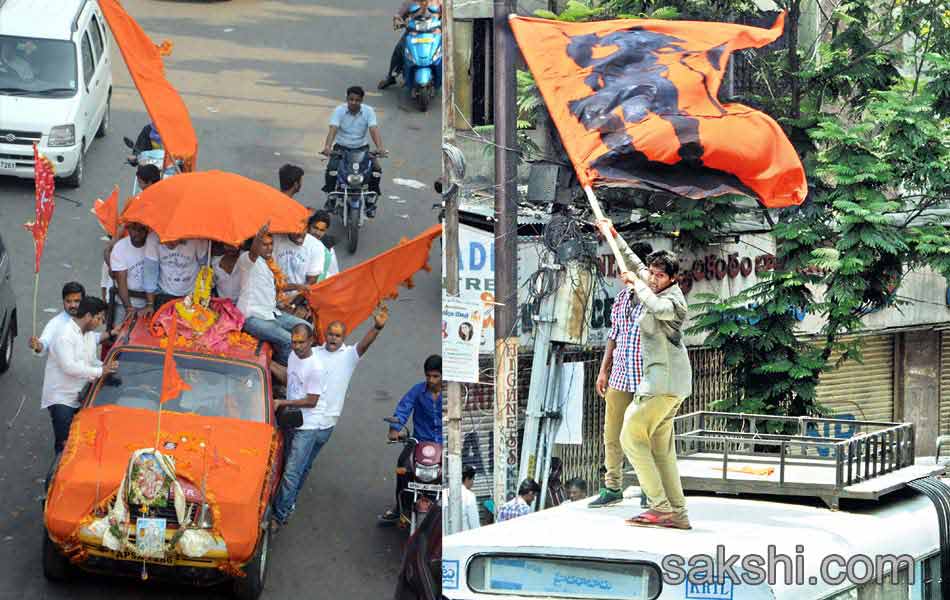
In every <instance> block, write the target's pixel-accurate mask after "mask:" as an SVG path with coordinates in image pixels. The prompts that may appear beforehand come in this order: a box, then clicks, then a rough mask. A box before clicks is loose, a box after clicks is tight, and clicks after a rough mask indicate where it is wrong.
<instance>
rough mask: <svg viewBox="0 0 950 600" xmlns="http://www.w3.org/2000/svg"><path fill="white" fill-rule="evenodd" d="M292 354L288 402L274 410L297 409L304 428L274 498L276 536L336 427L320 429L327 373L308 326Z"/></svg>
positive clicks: (298, 332) (299, 330)
mask: <svg viewBox="0 0 950 600" xmlns="http://www.w3.org/2000/svg"><path fill="white" fill-rule="evenodd" d="M291 344H292V345H293V350H294V351H293V353H292V354H291V355H290V357H289V358H288V359H287V399H286V400H280V399H278V400H274V409H275V410H279V409H280V408H282V407H285V406H288V407H297V408H299V409H300V412H301V413H302V415H303V424H302V425H300V427H298V428H297V429H296V430H295V431H294V435H293V438H292V439H291V441H290V442H289V443H290V450H289V452H287V454H286V456H287V462H286V463H285V465H284V474H283V476H282V477H281V480H280V486H279V487H278V488H277V495H276V496H275V497H274V505H273V508H274V515H273V517H272V519H271V530H272V531H274V532H276V531H277V530H278V529H280V527H281V526H282V525H284V524H285V523H287V519H289V518H290V515H291V513H293V510H294V507H295V504H296V501H297V494H299V493H300V490H301V488H302V487H303V484H304V482H305V481H306V480H307V475H308V474H309V473H310V467H311V465H313V461H314V459H316V458H317V454H319V453H320V449H321V448H323V445H324V444H326V443H327V441H328V440H329V439H330V435H331V434H332V433H333V427H332V426H330V427H328V428H322V427H320V423H319V416H318V414H317V408H316V407H317V406H318V403H319V402H320V401H321V398H322V397H323V396H325V395H326V390H327V381H328V379H327V378H328V375H329V374H328V372H327V368H326V366H325V365H324V364H323V361H321V360H320V358H319V357H318V356H317V355H316V353H315V352H314V351H313V332H312V330H311V328H310V325H307V324H306V323H303V324H300V325H297V326H295V327H294V328H293V330H292V331H291Z"/></svg>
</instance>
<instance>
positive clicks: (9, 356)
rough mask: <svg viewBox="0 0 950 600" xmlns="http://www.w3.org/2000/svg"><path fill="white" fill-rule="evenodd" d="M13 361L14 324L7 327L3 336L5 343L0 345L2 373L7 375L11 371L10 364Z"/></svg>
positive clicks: (0, 368) (11, 323) (0, 370)
mask: <svg viewBox="0 0 950 600" xmlns="http://www.w3.org/2000/svg"><path fill="white" fill-rule="evenodd" d="M12 361H13V322H12V321H11V322H10V323H9V324H8V325H7V331H6V332H5V333H4V334H3V342H2V343H0V373H6V372H7V371H8V370H9V369H10V363H11V362H12Z"/></svg>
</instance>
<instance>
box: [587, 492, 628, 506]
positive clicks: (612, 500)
mask: <svg viewBox="0 0 950 600" xmlns="http://www.w3.org/2000/svg"><path fill="white" fill-rule="evenodd" d="M622 501H623V492H621V491H620V490H612V489H610V488H600V495H599V496H597V497H596V498H594V499H593V500H591V501H590V503H589V504H588V505H587V508H603V507H605V506H610V505H611V504H618V503H620V502H622Z"/></svg>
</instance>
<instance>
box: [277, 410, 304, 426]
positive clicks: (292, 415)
mask: <svg viewBox="0 0 950 600" xmlns="http://www.w3.org/2000/svg"><path fill="white" fill-rule="evenodd" d="M301 425H303V413H302V412H300V409H299V408H287V407H286V406H281V407H280V408H279V409H278V410H277V426H278V427H280V428H281V429H296V428H298V427H300V426H301Z"/></svg>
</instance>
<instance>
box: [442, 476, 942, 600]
mask: <svg viewBox="0 0 950 600" xmlns="http://www.w3.org/2000/svg"><path fill="white" fill-rule="evenodd" d="M926 479H927V480H928V482H929V483H930V484H931V485H932V486H939V487H934V488H933V490H931V491H928V492H923V493H922V492H917V491H913V490H911V489H909V488H908V489H906V490H904V491H903V492H898V493H897V494H896V495H891V496H889V497H888V498H886V499H882V500H880V501H876V502H869V503H866V504H861V505H860V507H858V508H854V507H850V506H849V507H848V508H847V509H844V507H843V509H842V510H840V511H831V510H828V508H826V507H824V506H822V505H821V504H820V503H819V502H811V503H808V502H800V501H796V502H783V501H776V500H753V499H746V498H735V497H722V496H690V497H688V498H687V501H688V507H689V517H690V520H691V521H692V525H693V529H692V530H688V531H684V530H670V529H656V528H645V527H631V526H627V525H625V523H624V520H625V519H628V518H630V517H631V516H633V515H636V514H639V513H640V512H641V511H642V509H641V508H640V503H639V499H636V500H625V501H624V502H623V503H621V504H618V505H614V506H610V507H606V508H600V509H596V510H594V509H589V508H587V501H583V502H578V503H574V504H566V505H562V506H559V507H557V508H551V509H547V510H544V511H540V512H537V513H533V514H530V515H526V516H524V517H519V518H516V519H512V520H510V521H506V522H504V523H498V524H495V525H488V526H486V527H482V528H479V529H474V530H469V531H465V532H462V533H457V534H454V535H449V536H446V537H445V538H443V542H442V543H443V546H442V594H443V596H444V597H446V598H448V599H449V600H488V599H492V600H515V599H519V598H546V599H554V598H557V599H562V598H597V599H601V600H941V599H942V600H950V596H948V595H947V594H946V593H945V592H942V591H941V587H942V585H947V584H950V579H948V574H947V573H946V570H945V569H946V567H942V565H941V561H942V560H945V559H946V558H947V556H948V555H947V552H948V549H947V547H946V546H947V544H948V543H950V540H948V539H947V515H948V509H950V504H947V499H950V487H948V486H947V484H946V481H945V480H944V479H943V478H935V477H929V478H926ZM941 495H942V500H941V499H940V497H941ZM931 497H933V498H934V499H933V500H932V499H931ZM770 546H771V547H772V550H771V551H772V554H773V555H779V554H781V555H784V556H787V557H788V559H789V560H788V562H785V561H783V560H780V559H776V560H773V561H772V562H771V564H775V565H777V568H776V569H775V571H776V574H777V578H778V581H775V582H774V583H772V584H770V583H769V581H768V578H767V577H766V580H765V581H762V582H761V583H758V584H755V581H754V578H755V576H756V575H757V573H756V572H755V571H753V570H743V569H742V566H743V564H742V562H741V561H742V559H743V557H753V556H755V557H763V558H765V559H766V564H769V562H768V556H769V552H770V548H769V547H770ZM720 547H721V548H722V550H721V551H720ZM720 552H721V554H719V555H717V553H720ZM888 555H895V560H890V559H889V558H888ZM703 556H708V557H710V558H712V562H713V564H726V563H727V562H728V560H729V558H730V557H733V556H737V557H739V559H738V561H736V562H735V563H734V564H735V566H736V568H735V569H734V573H736V574H737V575H738V577H739V581H733V580H732V578H731V577H732V576H729V577H727V578H720V579H718V580H713V581H710V580H709V578H708V577H707V578H705V581H704V580H702V579H704V578H702V577H701V578H700V581H692V582H691V581H689V579H684V580H681V581H679V580H677V578H678V577H679V576H681V575H683V574H685V572H686V570H688V569H689V566H687V565H689V564H690V563H689V561H690V560H694V561H699V562H697V563H694V564H696V565H705V564H706V563H704V561H705V558H699V557H703ZM670 557H672V558H670ZM864 557H867V560H869V561H871V562H870V563H868V562H867V560H865V558H864ZM839 558H840V560H839ZM680 559H682V560H683V561H684V562H683V565H682V566H681V568H680V570H679V571H678V570H677V569H676V563H674V562H669V561H679V560H680ZM746 560H750V559H748V558H746ZM849 560H850V561H852V566H851V567H848V566H847V561H849ZM665 561H666V562H665ZM798 561H800V563H801V564H800V565H798ZM823 563H824V565H825V566H824V567H823ZM861 563H863V566H862V564H861ZM789 564H791V568H789ZM869 565H874V566H873V567H872V570H873V571H876V572H877V573H878V574H886V573H892V572H893V573H895V574H896V576H895V578H894V581H893V582H891V581H890V578H889V577H882V580H878V579H877V578H874V579H871V580H870V581H864V582H862V581H861V579H862V578H863V577H866V576H867V574H868V571H867V567H868V566H869ZM763 568H764V567H763ZM823 568H824V571H823V570H822V569H823ZM785 573H789V576H791V577H792V581H791V584H789V583H788V582H787V581H786V580H785V577H786V575H785ZM823 573H824V576H823V575H822V574H823ZM747 578H748V579H747ZM839 578H841V579H842V580H841V581H837V579H839ZM665 579H668V580H665ZM944 582H946V583H944Z"/></svg>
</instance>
